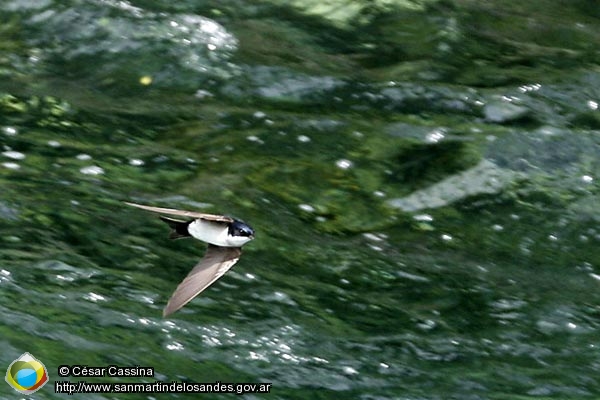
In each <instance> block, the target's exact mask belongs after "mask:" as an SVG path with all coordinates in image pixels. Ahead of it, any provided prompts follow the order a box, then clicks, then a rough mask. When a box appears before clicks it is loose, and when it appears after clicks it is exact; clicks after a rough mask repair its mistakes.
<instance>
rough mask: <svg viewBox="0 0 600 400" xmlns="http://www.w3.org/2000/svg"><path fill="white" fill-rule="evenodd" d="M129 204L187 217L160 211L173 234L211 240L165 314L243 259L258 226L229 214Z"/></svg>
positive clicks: (171, 234) (156, 211)
mask: <svg viewBox="0 0 600 400" xmlns="http://www.w3.org/2000/svg"><path fill="white" fill-rule="evenodd" d="M125 204H127V205H129V206H132V207H137V208H141V209H142V210H146V211H151V212H154V213H158V214H166V215H170V216H178V217H185V218H186V219H185V220H181V219H175V218H169V217H165V216H164V215H160V219H161V220H162V221H163V222H165V223H167V224H168V225H169V226H170V227H171V233H170V235H169V238H170V239H179V238H186V237H193V238H195V239H198V240H201V241H203V242H206V243H208V247H207V249H206V253H205V254H204V257H203V258H202V260H200V262H199V263H198V264H196V266H195V267H194V268H193V269H192V270H191V271H190V273H189V274H188V275H187V276H186V277H185V279H184V280H183V281H182V282H181V283H180V284H179V286H177V289H175V292H173V294H172V295H171V298H170V299H169V301H168V302H167V305H166V307H165V308H164V310H163V317H167V316H169V315H171V314H173V313H174V312H176V311H178V310H179V309H180V308H182V307H183V306H185V305H186V304H187V303H189V302H190V301H191V300H192V299H194V298H195V297H196V296H198V295H199V294H200V293H201V292H202V291H203V290H204V289H206V288H207V287H209V286H210V285H212V284H213V283H214V282H216V281H217V279H219V278H220V277H222V276H223V275H224V274H225V273H226V272H227V271H229V269H231V267H233V266H234V265H235V263H237V262H238V260H239V259H240V256H241V254H242V246H243V245H245V244H246V243H248V242H249V241H251V240H253V239H254V229H252V227H251V226H250V225H248V224H246V223H245V222H244V221H241V220H239V219H235V218H232V217H228V216H226V215H215V214H205V213H200V212H195V211H185V210H176V209H173V208H162V207H152V206H146V205H142V204H136V203H130V202H125Z"/></svg>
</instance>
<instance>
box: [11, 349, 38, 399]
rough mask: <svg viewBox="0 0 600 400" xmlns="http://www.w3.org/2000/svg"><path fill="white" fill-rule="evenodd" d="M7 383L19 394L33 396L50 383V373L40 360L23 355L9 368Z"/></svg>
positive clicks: (29, 355) (26, 354) (27, 354)
mask: <svg viewBox="0 0 600 400" xmlns="http://www.w3.org/2000/svg"><path fill="white" fill-rule="evenodd" d="M6 382H8V384H9V385H10V386H12V387H13V389H15V390H16V391H17V392H19V393H23V394H31V393H33V392H36V391H37V390H39V389H41V387H42V386H44V385H45V384H46V382H48V372H47V371H46V367H44V364H42V363H41V362H40V360H38V359H36V358H35V357H34V356H32V355H31V354H29V353H23V355H21V357H19V358H17V359H16V360H15V361H13V362H12V364H10V366H9V367H8V370H7V371H6Z"/></svg>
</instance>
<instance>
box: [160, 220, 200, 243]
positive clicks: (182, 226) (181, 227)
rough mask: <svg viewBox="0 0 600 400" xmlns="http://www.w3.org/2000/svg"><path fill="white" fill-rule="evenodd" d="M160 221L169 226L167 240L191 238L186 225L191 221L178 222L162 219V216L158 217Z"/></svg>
mask: <svg viewBox="0 0 600 400" xmlns="http://www.w3.org/2000/svg"><path fill="white" fill-rule="evenodd" d="M160 219H161V220H162V221H164V222H166V223H167V224H169V226H170V227H171V233H170V234H169V239H179V238H184V237H190V236H192V235H190V233H189V232H188V225H189V224H190V222H192V221H180V220H178V219H173V218H167V217H163V216H162V215H161V216H160Z"/></svg>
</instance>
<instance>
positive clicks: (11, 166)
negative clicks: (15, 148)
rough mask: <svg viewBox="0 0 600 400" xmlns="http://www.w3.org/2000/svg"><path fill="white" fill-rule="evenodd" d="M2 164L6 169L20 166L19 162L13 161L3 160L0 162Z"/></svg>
mask: <svg viewBox="0 0 600 400" xmlns="http://www.w3.org/2000/svg"><path fill="white" fill-rule="evenodd" d="M2 166H3V167H4V168H8V169H19V168H21V166H20V165H19V164H17V163H14V162H5V163H2Z"/></svg>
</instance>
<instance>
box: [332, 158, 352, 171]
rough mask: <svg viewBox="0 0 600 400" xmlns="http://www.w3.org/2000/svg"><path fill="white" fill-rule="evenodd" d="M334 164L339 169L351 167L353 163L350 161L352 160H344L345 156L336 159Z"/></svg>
mask: <svg viewBox="0 0 600 400" xmlns="http://www.w3.org/2000/svg"><path fill="white" fill-rule="evenodd" d="M335 165H336V166H337V167H338V168H341V169H348V168H350V167H352V165H353V163H352V161H350V160H346V159H345V158H343V159H341V160H337V161H336V162H335Z"/></svg>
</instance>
